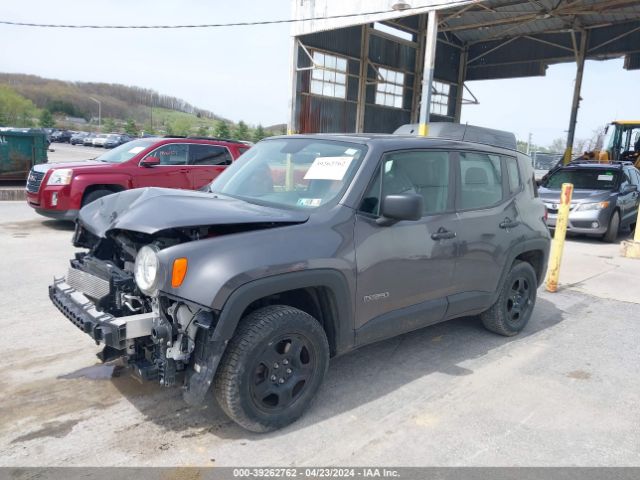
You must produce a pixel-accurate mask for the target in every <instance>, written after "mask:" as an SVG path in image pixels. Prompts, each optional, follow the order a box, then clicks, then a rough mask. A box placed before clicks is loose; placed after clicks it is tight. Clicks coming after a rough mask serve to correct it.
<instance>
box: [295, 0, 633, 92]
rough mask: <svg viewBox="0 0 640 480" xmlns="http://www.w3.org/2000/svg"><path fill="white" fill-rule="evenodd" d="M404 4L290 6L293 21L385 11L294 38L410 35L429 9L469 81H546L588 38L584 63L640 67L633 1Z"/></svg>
mask: <svg viewBox="0 0 640 480" xmlns="http://www.w3.org/2000/svg"><path fill="white" fill-rule="evenodd" d="M391 3H395V4H399V3H405V2H391ZM409 3H410V4H411V8H408V9H404V10H398V11H390V9H389V4H390V2H388V1H384V0H367V1H366V2H365V1H364V0H314V1H310V0H292V9H293V18H297V19H302V18H313V17H331V16H336V15H349V14H352V15H354V14H357V13H362V12H371V11H383V12H384V13H383V14H377V15H358V16H356V15H354V16H350V17H344V18H339V19H327V20H314V21H306V22H304V21H303V22H299V23H294V24H293V27H292V34H293V35H302V34H307V33H312V32H318V31H323V30H331V29H337V28H345V27H349V26H355V25H362V24H367V23H371V22H373V21H383V20H384V21H386V22H387V23H388V24H389V25H391V26H393V27H396V28H401V29H405V30H406V31H408V32H410V33H412V34H414V35H416V34H417V32H418V24H419V22H418V21H417V18H418V17H419V16H420V15H423V14H424V13H425V12H426V11H428V10H434V9H435V10H438V12H439V15H438V21H439V24H438V40H439V43H441V44H442V45H448V46H450V47H452V48H456V47H457V48H464V47H466V48H468V70H467V80H484V79H493V78H512V77H517V76H534V75H545V72H546V67H547V65H550V64H554V63H562V62H574V61H575V60H576V57H577V51H578V49H579V46H580V43H581V39H582V35H584V34H588V36H587V44H586V58H589V59H607V58H615V57H620V56H625V64H624V68H626V69H628V70H634V69H640V2H639V1H638V0H572V1H562V0H473V1H466V0H448V1H443V0H436V1H430V0H426V1H425V0H412V1H411V2H409ZM414 38H415V37H414ZM436 61H437V59H436Z"/></svg>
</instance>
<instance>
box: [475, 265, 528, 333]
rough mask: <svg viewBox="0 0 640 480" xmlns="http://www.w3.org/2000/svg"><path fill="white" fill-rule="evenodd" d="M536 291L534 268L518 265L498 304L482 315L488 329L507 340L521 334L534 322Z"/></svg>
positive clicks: (510, 274) (506, 283)
mask: <svg viewBox="0 0 640 480" xmlns="http://www.w3.org/2000/svg"><path fill="white" fill-rule="evenodd" d="M537 288H538V281H537V276H536V272H535V270H534V269H533V267H532V266H531V265H530V264H529V263H526V262H521V261H517V262H515V263H514V264H513V266H512V267H511V271H510V272H509V273H508V274H507V278H506V280H505V282H504V285H503V287H502V290H501V291H500V295H499V296H498V299H497V300H496V302H495V303H494V304H493V305H492V306H491V307H490V308H489V310H487V311H485V312H482V313H481V314H480V319H481V320H482V323H483V325H484V326H485V328H486V329H487V330H490V331H492V332H494V333H498V334H500V335H504V336H506V337H512V336H513V335H517V334H518V333H520V332H521V331H522V329H523V328H524V327H525V326H526V325H527V322H529V318H531V313H532V312H533V307H534V306H535V303H536V293H537Z"/></svg>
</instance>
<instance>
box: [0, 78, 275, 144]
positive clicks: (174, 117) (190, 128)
mask: <svg viewBox="0 0 640 480" xmlns="http://www.w3.org/2000/svg"><path fill="white" fill-rule="evenodd" d="M7 92H8V93H7ZM8 97H11V98H10V99H7V98H8ZM91 97H93V98H95V99H97V100H99V101H100V102H101V104H102V126H103V128H102V130H110V131H124V130H125V129H128V130H131V129H132V128H135V130H136V131H140V130H144V131H146V132H157V133H170V134H181V135H186V134H191V133H198V134H201V135H217V134H224V133H227V135H226V136H232V137H236V138H241V139H243V140H244V139H247V140H256V139H258V137H260V136H261V132H262V131H264V134H265V135H269V134H279V133H281V132H280V130H271V129H264V130H263V129H262V128H261V127H258V128H256V129H252V128H250V127H248V126H247V125H245V124H244V122H238V124H234V123H233V122H231V121H229V120H227V119H225V118H222V117H220V116H218V115H216V114H215V113H213V112H211V111H209V110H205V109H202V108H198V107H195V106H193V105H191V104H190V103H188V102H185V101H184V100H182V99H180V98H177V97H172V96H169V95H163V94H160V93H158V92H156V91H154V90H151V89H146V88H141V87H135V86H127V85H120V84H112V83H94V82H67V81H62V80H54V79H49V78H43V77H38V76H36V75H26V74H14V73H0V125H1V124H3V123H4V124H7V125H9V124H11V123H13V125H10V126H31V125H29V123H31V124H32V125H33V126H35V125H40V126H50V125H45V124H44V123H48V124H50V120H49V119H50V118H51V117H53V123H54V124H55V126H57V127H60V128H73V129H78V130H96V129H97V119H96V117H97V104H96V102H95V101H93V100H92V99H91ZM17 104H20V105H23V107H24V109H25V111H24V112H22V113H21V114H17V113H15V112H13V111H14V110H15V109H16V107H15V105H17ZM12 112H13V113H12ZM49 113H50V114H51V116H49ZM16 119H20V120H16ZM45 119H46V120H45ZM17 123H22V124H23V125H18V124H17ZM223 123H224V124H225V125H226V127H227V128H228V131H226V130H225V125H222V124H223ZM51 126H53V125H51Z"/></svg>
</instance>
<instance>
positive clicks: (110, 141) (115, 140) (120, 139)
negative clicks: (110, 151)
mask: <svg viewBox="0 0 640 480" xmlns="http://www.w3.org/2000/svg"><path fill="white" fill-rule="evenodd" d="M129 141H131V137H129V136H127V135H117V134H113V135H109V136H108V137H107V139H106V140H105V142H104V148H115V147H118V146H120V145H122V144H123V143H127V142H129Z"/></svg>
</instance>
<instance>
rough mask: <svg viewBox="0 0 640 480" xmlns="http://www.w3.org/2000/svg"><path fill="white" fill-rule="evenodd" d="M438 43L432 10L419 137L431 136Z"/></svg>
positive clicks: (435, 20) (425, 49)
mask: <svg viewBox="0 0 640 480" xmlns="http://www.w3.org/2000/svg"><path fill="white" fill-rule="evenodd" d="M437 41H438V14H437V12H436V11H435V10H430V11H429V13H428V17H427V32H426V41H425V45H424V69H423V71H422V99H421V100H420V122H419V123H420V126H419V128H418V135H421V136H423V137H426V136H427V135H428V134H429V126H428V124H429V109H430V107H431V84H432V83H433V69H434V66H435V63H436V44H437Z"/></svg>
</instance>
